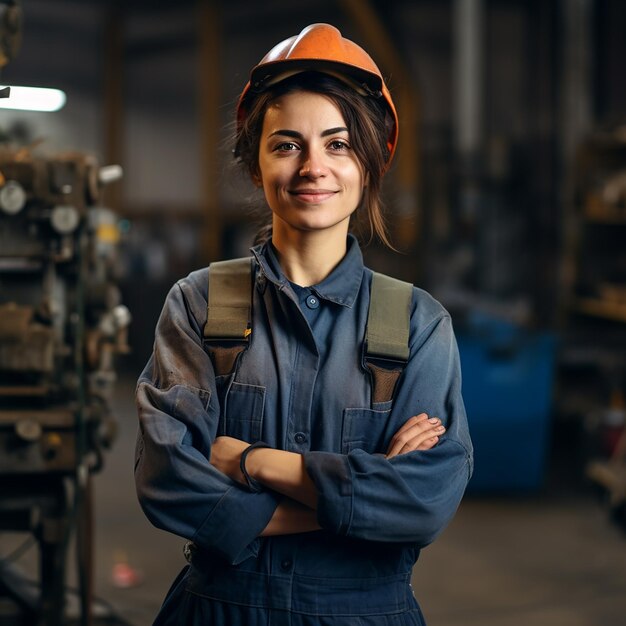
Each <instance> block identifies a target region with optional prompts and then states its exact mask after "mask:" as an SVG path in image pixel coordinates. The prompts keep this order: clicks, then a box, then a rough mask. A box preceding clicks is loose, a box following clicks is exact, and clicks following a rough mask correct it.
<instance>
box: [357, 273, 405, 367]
mask: <svg viewBox="0 0 626 626" xmlns="http://www.w3.org/2000/svg"><path fill="white" fill-rule="evenodd" d="M412 298H413V285H411V284H410V283H406V282H404V281H401V280H397V279H396V278H391V277H390V276H385V275H384V274H378V273H376V272H374V275H373V277H372V291H371V296H370V309H369V313H368V318H367V335H366V356H367V357H374V358H375V357H379V358H382V359H391V360H394V361H405V362H406V361H407V360H408V358H409V324H410V317H411V300H412Z"/></svg>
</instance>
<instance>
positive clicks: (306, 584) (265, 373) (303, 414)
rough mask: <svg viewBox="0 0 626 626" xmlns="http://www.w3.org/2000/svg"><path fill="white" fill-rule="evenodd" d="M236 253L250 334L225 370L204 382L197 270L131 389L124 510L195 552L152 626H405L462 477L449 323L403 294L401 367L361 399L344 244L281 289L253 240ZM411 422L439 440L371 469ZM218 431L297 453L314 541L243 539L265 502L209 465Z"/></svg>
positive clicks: (208, 365)
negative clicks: (331, 261)
mask: <svg viewBox="0 0 626 626" xmlns="http://www.w3.org/2000/svg"><path fill="white" fill-rule="evenodd" d="M252 252H253V255H254V257H253V258H254V263H253V266H254V271H253V280H254V283H253V285H254V287H253V300H252V304H253V306H252V310H253V314H252V315H253V317H252V319H253V322H252V334H251V336H250V342H249V347H248V349H247V350H246V351H245V352H244V353H243V354H242V355H241V357H240V358H239V360H238V362H237V365H236V368H235V371H234V372H233V373H231V374H229V375H226V376H216V375H215V373H214V369H213V365H212V361H211V359H210V358H209V356H208V353H207V348H206V346H205V345H204V344H203V327H204V324H205V322H206V319H207V293H208V284H207V283H208V270H207V269H206V268H205V269H202V270H199V271H196V272H193V273H192V274H190V275H189V276H188V277H187V278H184V279H182V280H180V281H179V282H178V283H176V285H174V287H173V288H172V290H171V291H170V293H169V295H168V296H167V299H166V302H165V305H164V308H163V311H162V313H161V316H160V319H159V322H158V325H157V329H156V336H155V344H154V352H153V354H152V356H151V358H150V360H149V362H148V364H147V365H146V368H145V369H144V371H143V373H142V374H141V376H140V378H139V382H138V387H137V404H138V410H139V419H140V430H139V435H138V440H137V453H136V461H135V477H136V484H137V493H138V496H139V500H140V502H141V505H142V507H143V510H144V511H145V513H146V515H147V516H148V518H149V519H150V520H151V521H152V523H153V524H155V525H156V526H157V527H159V528H163V529H165V530H168V531H170V532H172V533H175V534H177V535H180V536H181V537H185V538H188V539H191V540H193V542H194V545H195V546H196V549H197V550H196V555H195V557H194V559H193V563H192V565H191V567H189V568H187V569H186V570H184V572H182V573H181V575H180V576H179V578H178V579H177V581H176V583H175V585H174V586H173V587H172V589H171V591H170V593H169V595H168V597H167V599H166V602H165V603H164V606H163V608H162V611H161V614H160V616H159V618H158V620H157V623H158V624H200V623H211V624H223V625H227V624H240V623H241V624H245V625H246V626H248V625H255V624H258V626H263V625H267V624H269V623H271V624H290V625H292V626H294V625H296V624H319V623H321V622H320V620H321V619H322V616H324V617H323V620H324V621H323V623H324V624H329V625H332V626H335V625H336V626H339V625H340V624H341V625H343V624H352V623H354V621H353V620H354V616H357V615H358V616H360V617H359V619H361V620H362V621H360V622H359V623H362V624H365V623H367V624H369V623H372V624H386V623H390V624H391V623H393V624H395V625H396V626H398V625H401V624H402V625H403V624H423V623H424V622H423V618H422V617H421V613H420V611H419V608H418V606H417V603H416V601H415V599H414V598H413V594H412V592H411V589H410V585H409V582H410V576H411V570H412V566H413V565H414V563H415V561H416V560H417V558H418V556H419V551H420V549H421V548H422V547H424V546H426V545H427V544H429V543H430V542H431V541H433V539H434V538H435V537H436V536H437V535H438V534H439V533H440V532H441V531H442V530H443V528H444V527H445V526H446V524H447V523H448V522H449V521H450V519H451V518H452V517H453V515H454V513H455V511H456V509H457V507H458V505H459V502H460V500H461V497H462V495H463V493H464V490H465V487H466V484H467V481H468V480H469V478H470V476H471V471H472V445H471V442H470V438H469V434H468V428H467V420H466V416H465V410H464V407H463V402H462V399H461V375H460V367H459V357H458V352H457V347H456V342H455V338H454V334H453V330H452V325H451V321H450V317H449V315H448V314H447V312H446V311H445V309H444V308H443V307H442V306H441V305H440V304H439V303H438V302H437V301H436V300H434V299H433V298H432V297H431V296H430V295H428V294H427V293H426V292H425V291H423V290H420V289H417V288H414V289H413V299H412V305H411V318H410V340H409V344H410V357H409V360H408V363H407V365H406V367H405V368H404V371H403V373H402V375H401V378H400V380H399V382H398V385H397V388H396V392H395V398H394V399H393V400H392V401H388V402H379V403H375V402H373V399H372V383H371V378H370V373H369V371H368V370H367V368H366V367H365V362H364V345H363V344H364V338H365V326H366V321H367V314H368V308H369V303H370V286H371V280H372V272H371V271H370V270H369V269H367V268H365V267H364V265H363V258H362V255H361V251H360V249H359V246H358V244H357V242H356V240H355V239H354V238H353V237H350V238H349V241H348V251H347V254H346V255H345V257H344V258H343V260H342V261H341V263H340V264H339V265H338V266H337V267H336V268H335V269H334V270H333V271H332V272H331V274H330V275H329V276H328V277H327V278H325V279H324V280H323V281H322V282H321V283H319V284H317V285H314V286H311V287H306V288H302V287H298V286H295V285H292V284H291V283H290V282H289V281H288V280H287V278H286V277H285V275H284V273H283V272H282V270H281V268H280V265H279V263H278V261H277V259H276V256H275V254H274V252H273V249H272V245H271V244H270V243H267V244H265V245H263V246H259V247H256V248H253V250H252ZM422 412H424V413H427V414H428V415H430V416H437V417H440V418H441V420H442V422H443V423H444V425H445V427H446V433H445V435H444V436H443V437H441V439H440V441H439V443H438V444H437V445H436V446H435V447H434V448H432V449H430V450H427V451H415V452H411V453H408V454H403V455H399V456H396V457H394V458H391V459H387V458H385V456H384V453H385V451H386V449H387V446H388V445H389V441H390V439H391V437H392V436H393V435H394V434H395V433H396V431H397V430H398V429H399V428H400V427H401V426H402V425H403V424H404V423H405V422H406V421H407V420H408V419H409V418H410V417H411V416H413V415H417V414H419V413H422ZM218 435H229V436H232V437H236V438H239V439H243V440H245V441H248V442H250V443H253V442H255V441H258V440H262V441H264V442H266V443H267V444H269V445H270V446H272V447H274V448H278V449H282V450H289V451H292V452H297V453H300V454H302V455H303V457H304V463H305V467H306V471H307V472H308V474H309V475H310V477H311V479H312V480H313V482H314V484H315V486H316V488H317V490H318V493H319V502H318V510H317V514H318V521H319V524H320V526H321V527H322V530H320V531H317V532H310V533H300V534H293V535H283V536H274V537H259V534H260V533H261V531H262V530H263V529H264V528H265V527H266V526H267V524H268V522H269V520H270V518H271V517H272V514H273V512H274V510H275V508H276V506H277V504H278V502H279V501H280V496H279V495H278V494H276V493H275V492H273V491H271V490H269V489H264V490H262V491H261V492H259V493H256V492H252V491H250V490H249V489H248V488H246V487H244V486H242V485H240V484H239V483H237V482H235V481H233V480H231V479H230V478H229V477H228V476H226V475H224V474H222V473H221V472H220V471H218V470H217V469H216V468H214V467H213V466H212V465H211V464H210V463H209V459H210V456H211V443H212V442H213V440H214V439H215V437H216V436H218ZM370 619H371V620H372V621H371V622H370V621H368V620H370Z"/></svg>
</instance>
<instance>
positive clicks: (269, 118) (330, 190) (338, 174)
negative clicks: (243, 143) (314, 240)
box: [255, 91, 364, 237]
mask: <svg viewBox="0 0 626 626" xmlns="http://www.w3.org/2000/svg"><path fill="white" fill-rule="evenodd" d="M255 182H256V183H257V184H258V185H259V186H262V187H263V191H264V193H265V198H266V200H267V203H268V205H269V207H270V208H271V210H272V212H273V222H274V232H276V230H277V227H278V228H279V229H280V230H281V231H283V232H284V231H287V232H289V231H293V230H295V231H324V232H327V233H328V234H329V235H330V234H331V233H332V234H333V235H338V236H344V237H345V235H347V232H348V225H349V221H350V215H352V213H353V212H354V211H355V209H356V208H357V206H358V204H359V203H360V201H361V196H362V194H363V185H364V175H363V168H362V167H361V165H360V163H359V161H358V160H357V158H356V155H355V154H354V152H353V151H352V149H351V147H350V137H349V135H348V129H347V128H346V122H345V120H344V119H343V116H342V114H341V112H340V111H339V109H338V108H337V106H336V105H335V103H334V102H333V101H332V100H331V99H330V98H328V97H326V96H324V95H321V94H317V93H312V92H306V91H297V92H293V93H290V94H286V95H284V96H281V97H279V98H277V99H276V100H274V101H273V102H272V103H271V104H270V105H269V107H268V109H267V111H266V113H265V118H264V120H263V129H262V133H261V141H260V146H259V176H258V178H257V180H256V181H255Z"/></svg>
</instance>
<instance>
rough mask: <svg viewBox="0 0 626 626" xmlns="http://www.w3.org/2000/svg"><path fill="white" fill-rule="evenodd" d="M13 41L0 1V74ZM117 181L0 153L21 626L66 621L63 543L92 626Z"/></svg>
mask: <svg viewBox="0 0 626 626" xmlns="http://www.w3.org/2000/svg"><path fill="white" fill-rule="evenodd" d="M20 35H21V11H20V6H19V2H18V0H0V69H1V68H2V67H4V66H5V65H6V63H7V62H8V61H9V60H10V59H11V58H13V57H14V56H15V54H16V53H17V50H18V49H19V43H20ZM9 96H10V88H8V87H5V88H3V89H0V97H9ZM121 175H122V171H121V168H120V167H119V166H108V167H100V166H99V165H98V163H97V162H96V160H95V159H94V158H93V157H91V156H88V155H84V154H78V153H71V154H62V155H55V156H37V155H35V154H34V153H33V152H32V151H31V150H30V149H27V148H21V149H17V148H12V147H3V146H1V145H0V533H1V532H4V531H18V532H26V533H31V534H32V536H33V537H34V539H35V540H36V542H37V544H38V547H39V580H38V581H37V584H36V585H33V584H32V582H30V581H27V580H25V579H24V578H23V577H22V576H21V574H19V573H18V571H17V570H16V569H15V568H13V567H12V566H11V565H10V564H9V563H7V562H6V560H5V559H3V557H2V555H0V609H2V608H3V607H4V606H5V604H3V600H8V601H10V605H11V606H13V607H15V611H14V612H13V611H12V612H11V615H9V616H8V617H12V616H14V617H15V622H11V623H16V624H19V625H22V624H28V626H31V625H32V626H44V625H45V626H61V624H63V623H64V613H65V610H64V605H65V573H66V561H67V552H68V545H69V542H70V538H71V537H72V536H73V535H74V534H75V537H76V539H75V543H76V555H77V569H78V580H79V586H80V589H79V596H80V612H81V615H80V620H81V621H80V623H81V624H82V625H83V626H88V625H89V624H90V623H91V596H92V588H91V587H92V574H91V545H92V541H91V480H90V476H91V474H92V473H93V472H95V471H97V470H99V469H100V467H101V466H102V452H103V449H105V448H106V447H107V446H109V445H110V444H111V442H112V440H113V439H114V435H115V421H114V419H113V416H112V415H111V412H110V409H109V403H108V400H109V395H110V392H111V389H112V385H113V382H114V380H115V370H114V357H115V355H116V354H118V353H123V352H125V351H126V350H127V342H126V333H127V328H128V325H129V322H130V314H129V312H128V310H127V309H126V307H124V306H123V305H122V304H121V298H120V294H119V290H118V289H117V286H116V284H115V277H114V271H113V270H114V261H115V252H116V245H117V242H118V239H119V230H118V227H117V223H118V221H117V218H116V216H115V215H114V214H113V212H111V211H110V210H108V209H105V208H102V207H100V206H98V204H99V201H100V198H101V191H102V188H103V186H104V185H105V184H107V183H109V182H113V181H115V180H117V179H119V178H120V177H121ZM0 613H1V615H0V621H1V622H2V623H3V624H5V623H7V622H6V619H7V615H8V614H7V613H6V611H5V610H1V611H0Z"/></svg>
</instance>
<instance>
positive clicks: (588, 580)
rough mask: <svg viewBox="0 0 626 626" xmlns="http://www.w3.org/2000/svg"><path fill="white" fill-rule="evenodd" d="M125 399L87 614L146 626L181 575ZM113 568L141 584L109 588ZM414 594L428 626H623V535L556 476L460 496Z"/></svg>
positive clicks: (101, 503)
mask: <svg viewBox="0 0 626 626" xmlns="http://www.w3.org/2000/svg"><path fill="white" fill-rule="evenodd" d="M132 393H133V381H132V380H131V379H130V378H128V379H124V380H122V381H120V382H119V383H118V387H117V393H116V395H115V401H114V408H115V411H116V414H117V416H118V420H119V437H118V440H117V441H116V443H115V446H114V448H113V450H112V451H110V452H109V453H108V454H107V457H106V465H105V468H104V470H103V471H102V472H101V473H100V474H98V475H97V476H96V477H95V519H96V528H95V562H96V572H95V593H96V596H97V597H98V598H99V599H100V600H101V601H102V602H97V603H96V614H98V615H107V614H109V613H110V612H111V610H112V611H113V612H114V613H115V614H117V615H118V616H120V617H121V618H123V620H124V622H127V623H128V624H130V625H132V626H149V625H150V624H151V620H152V618H153V617H154V615H155V614H156V612H157V610H158V608H159V605H160V603H161V600H162V599H163V596H164V595H165V593H166V591H167V588H168V586H169V584H170V582H171V581H172V580H173V578H174V576H175V575H176V573H177V572H178V570H179V569H180V568H181V567H183V565H184V564H185V561H184V559H183V556H182V551H181V550H182V545H183V543H184V542H183V541H182V540H181V539H179V538H176V537H174V536H171V535H169V534H167V533H164V532H162V531H159V530H157V529H155V528H153V527H152V526H150V524H149V523H148V522H147V520H146V519H145V518H144V516H143V513H142V512H141V510H140V508H139V506H138V504H137V501H136V498H135V493H134V485H133V480H132V461H133V448H134V437H135V431H136V417H135V413H134V406H133V403H132ZM3 552H4V548H3ZM120 559H127V561H128V563H129V564H130V566H131V567H133V568H135V569H137V570H139V571H140V573H141V576H142V582H141V584H138V585H136V586H133V587H130V588H126V589H123V588H119V587H117V586H115V585H114V584H113V581H112V570H113V566H114V564H115V563H116V561H119V560H120ZM70 578H71V577H70ZM70 582H71V581H70ZM413 588H414V591H415V594H416V596H417V598H418V600H419V602H420V604H421V606H422V608H423V611H424V614H425V616H426V619H427V620H428V623H429V626H474V625H476V626H478V625H479V624H480V625H481V626H522V625H524V626H527V625H528V624H532V625H534V626H565V625H567V626H626V533H624V532H623V531H621V530H620V529H618V528H617V527H616V526H614V525H612V524H611V523H610V521H609V520H608V518H607V514H606V511H605V509H604V508H602V506H601V504H600V502H599V500H598V498H597V497H596V496H594V494H592V493H591V491H590V490H589V488H588V487H584V486H581V485H580V484H579V483H578V481H571V480H563V477H561V478H559V477H558V476H557V477H556V478H550V479H549V480H548V485H547V487H546V488H545V489H543V490H542V492H541V493H540V494H533V495H530V496H525V497H477V496H467V497H466V499H465V500H464V501H463V503H462V505H461V507H460V510H459V512H458V514H457V516H456V518H455V519H454V520H453V522H452V524H451V525H450V526H449V527H448V529H446V531H445V532H444V533H443V534H442V536H441V537H440V538H439V539H438V540H437V541H436V542H435V543H434V544H433V545H432V546H430V547H429V548H427V549H426V550H424V551H423V553H422V556H421V558H420V560H419V562H418V564H417V566H416V568H415V573H414V577H413ZM104 603H106V604H104Z"/></svg>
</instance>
